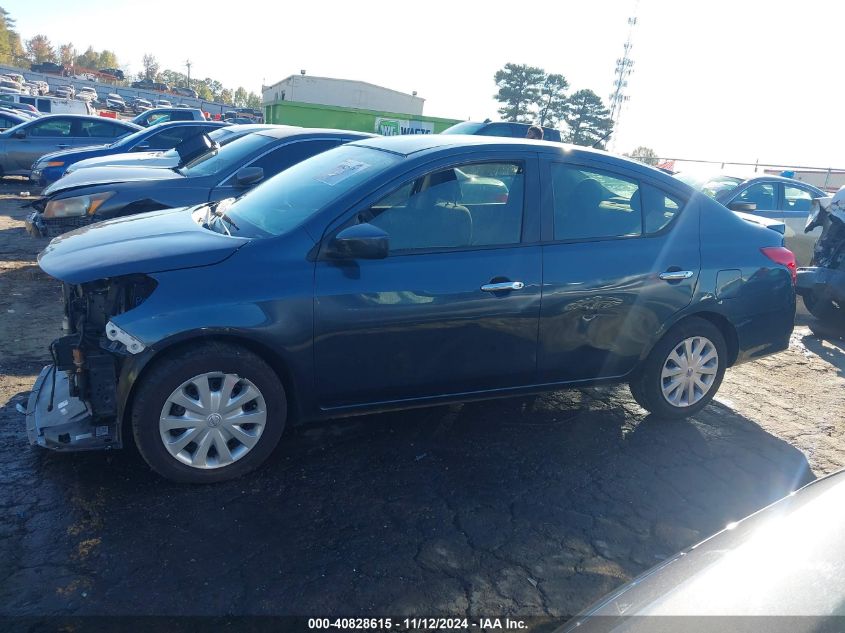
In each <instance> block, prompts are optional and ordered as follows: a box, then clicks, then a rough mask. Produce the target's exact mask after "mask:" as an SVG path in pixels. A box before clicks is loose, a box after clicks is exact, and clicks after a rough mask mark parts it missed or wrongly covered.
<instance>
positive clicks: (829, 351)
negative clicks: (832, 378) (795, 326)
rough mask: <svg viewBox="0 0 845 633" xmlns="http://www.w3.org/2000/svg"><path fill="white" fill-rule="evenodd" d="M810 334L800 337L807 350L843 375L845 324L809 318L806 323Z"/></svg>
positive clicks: (844, 366) (844, 369) (844, 367)
mask: <svg viewBox="0 0 845 633" xmlns="http://www.w3.org/2000/svg"><path fill="white" fill-rule="evenodd" d="M808 325H809V327H810V329H811V330H812V334H808V335H805V336H802V337H801V343H802V344H803V345H804V347H806V348H807V349H808V350H809V351H811V352H813V353H814V354H815V355H816V356H818V357H819V358H821V359H822V360H824V361H827V362H828V363H830V364H831V365H833V366H834V367H836V369H837V370H838V374H839V376H842V377H845V324H843V325H833V324H829V323H822V322H820V321H817V320H814V319H813V320H811V322H810V323H809V324H808Z"/></svg>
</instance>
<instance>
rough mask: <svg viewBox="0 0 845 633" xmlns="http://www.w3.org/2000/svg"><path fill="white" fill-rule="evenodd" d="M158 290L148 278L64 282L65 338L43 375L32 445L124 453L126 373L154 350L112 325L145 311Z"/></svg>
mask: <svg viewBox="0 0 845 633" xmlns="http://www.w3.org/2000/svg"><path fill="white" fill-rule="evenodd" d="M156 285H157V284H156V281H155V280H154V279H153V278H151V277H149V276H147V275H144V274H131V275H124V276H121V277H114V278H110V279H103V280H97V281H91V282H87V283H80V284H72V283H67V282H65V283H63V285H62V292H63V298H64V308H65V316H64V320H63V330H64V332H65V334H64V336H62V337H60V338H58V339H56V340H55V341H53V342H52V343H51V344H50V355H51V357H52V359H53V364H52V365H48V366H46V367H45V368H44V369H43V370H42V371H41V374H40V375H39V376H38V379H37V380H36V382H35V385H34V387H33V389H32V392H31V393H30V396H29V402H28V404H27V410H26V428H27V435H28V436H29V441H30V443H31V444H37V445H39V446H42V447H45V448H50V449H54V450H74V451H77V450H94V449H107V448H120V446H121V444H122V442H121V433H120V420H121V418H122V411H121V403H120V401H119V398H118V393H119V381H120V376H121V372H122V369H123V368H124V365H125V364H126V362H127V360H128V359H130V358H132V357H133V356H135V355H138V354H141V353H143V352H144V350H145V349H146V346H145V345H144V344H143V343H142V342H141V341H140V340H138V339H136V338H135V337H133V336H132V335H131V334H130V333H128V332H125V331H124V330H123V329H121V328H120V327H118V326H117V325H116V324H114V323H112V321H111V319H112V318H114V317H116V316H118V315H120V314H123V313H125V312H128V311H129V310H133V309H134V308H136V307H138V306H139V305H141V303H143V302H144V301H145V300H146V299H147V297H149V296H150V294H152V292H153V291H154V290H155V288H156Z"/></svg>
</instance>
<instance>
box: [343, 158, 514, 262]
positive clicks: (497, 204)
mask: <svg viewBox="0 0 845 633" xmlns="http://www.w3.org/2000/svg"><path fill="white" fill-rule="evenodd" d="M524 178H525V176H524V170H523V167H522V164H521V163H518V162H514V163H511V162H501V163H479V164H472V165H461V166H460V167H455V168H452V167H450V168H447V169H441V170H438V171H435V172H432V173H429V174H426V175H425V176H421V177H419V178H416V179H415V180H413V181H411V182H408V183H405V184H404V185H403V186H401V187H400V188H399V189H397V190H395V191H394V192H392V193H390V194H388V195H387V196H385V197H384V198H382V199H381V200H380V201H379V202H377V203H376V204H374V205H373V206H372V207H370V208H369V209H367V210H366V211H365V212H363V213H361V214H359V218H358V219H359V222H369V223H370V224H372V225H374V226H376V227H378V228H380V229H382V230H383V231H385V232H386V233H387V234H388V236H389V242H390V252H391V253H394V252H402V251H413V250H429V249H442V248H455V249H459V248H468V247H475V246H494V245H504V244H517V243H519V241H520V238H521V234H522V210H523V192H524V182H523V181H524Z"/></svg>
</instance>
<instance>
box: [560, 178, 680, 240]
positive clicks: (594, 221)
mask: <svg viewBox="0 0 845 633" xmlns="http://www.w3.org/2000/svg"><path fill="white" fill-rule="evenodd" d="M552 190H553V193H554V236H555V239H556V240H580V239H597V238H608V237H622V236H630V235H641V234H642V227H643V213H642V203H641V194H640V188H639V184H638V183H637V181H636V180H631V179H628V178H624V177H622V176H618V175H615V174H609V173H607V172H603V171H598V170H593V169H587V168H584V167H575V166H571V165H564V164H562V163H553V164H552ZM658 207H659V205H658ZM670 219H671V218H670ZM654 223H655V224H659V223H660V221H659V220H655V221H654ZM664 224H665V223H664Z"/></svg>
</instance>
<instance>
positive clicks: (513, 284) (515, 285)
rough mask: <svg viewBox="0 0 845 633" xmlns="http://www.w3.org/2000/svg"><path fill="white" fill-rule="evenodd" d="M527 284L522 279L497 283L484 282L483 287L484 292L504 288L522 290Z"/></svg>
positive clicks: (498, 290) (499, 290)
mask: <svg viewBox="0 0 845 633" xmlns="http://www.w3.org/2000/svg"><path fill="white" fill-rule="evenodd" d="M523 288H525V284H524V283H522V282H521V281H502V282H499V283H495V284H484V285H483V286H481V289H482V290H483V291H484V292H502V291H503V290H522V289H523Z"/></svg>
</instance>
